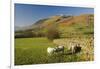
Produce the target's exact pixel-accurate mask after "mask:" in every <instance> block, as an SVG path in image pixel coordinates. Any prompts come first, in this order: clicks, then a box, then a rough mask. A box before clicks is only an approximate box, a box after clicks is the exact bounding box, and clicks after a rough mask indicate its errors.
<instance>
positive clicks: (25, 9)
mask: <svg viewBox="0 0 100 69" xmlns="http://www.w3.org/2000/svg"><path fill="white" fill-rule="evenodd" d="M14 8H15V9H14V11H15V12H14V20H15V26H20V27H21V26H27V25H32V24H34V23H35V22H36V21H38V20H40V19H44V18H48V17H50V16H55V15H61V14H63V15H74V16H76V15H80V14H94V9H93V8H83V7H69V6H50V5H49V6H48V5H34V4H17V3H16V4H15V6H14Z"/></svg>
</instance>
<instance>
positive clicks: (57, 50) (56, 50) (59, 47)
mask: <svg viewBox="0 0 100 69" xmlns="http://www.w3.org/2000/svg"><path fill="white" fill-rule="evenodd" d="M47 52H48V54H50V55H51V54H53V53H58V52H62V53H64V46H57V47H55V48H51V47H48V48H47Z"/></svg>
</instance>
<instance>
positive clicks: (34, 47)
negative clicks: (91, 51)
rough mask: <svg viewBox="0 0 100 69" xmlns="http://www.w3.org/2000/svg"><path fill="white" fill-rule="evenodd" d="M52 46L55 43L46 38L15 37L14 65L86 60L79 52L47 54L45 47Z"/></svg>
mask: <svg viewBox="0 0 100 69" xmlns="http://www.w3.org/2000/svg"><path fill="white" fill-rule="evenodd" d="M54 46H56V45H55V44H53V42H51V41H49V40H48V39H46V38H18V39H15V65H28V64H45V63H58V62H59V63H60V62H77V61H86V60H84V59H82V57H83V56H84V55H82V54H80V53H78V54H73V55H62V54H60V53H58V54H54V55H52V56H48V54H47V47H54ZM66 50H67V48H66V49H65V51H64V52H65V53H66ZM92 57H93V55H92Z"/></svg>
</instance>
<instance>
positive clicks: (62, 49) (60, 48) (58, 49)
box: [55, 46, 64, 53]
mask: <svg viewBox="0 0 100 69" xmlns="http://www.w3.org/2000/svg"><path fill="white" fill-rule="evenodd" d="M55 49H56V52H62V53H64V46H58V47H56V48H55Z"/></svg>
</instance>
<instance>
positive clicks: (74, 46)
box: [69, 42, 81, 54]
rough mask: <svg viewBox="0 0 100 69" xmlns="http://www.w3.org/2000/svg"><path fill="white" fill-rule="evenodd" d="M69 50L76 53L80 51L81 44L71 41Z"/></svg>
mask: <svg viewBox="0 0 100 69" xmlns="http://www.w3.org/2000/svg"><path fill="white" fill-rule="evenodd" d="M69 50H70V51H71V53H72V54H74V53H78V52H80V51H81V46H80V44H77V43H74V42H73V43H71V46H70V47H69Z"/></svg>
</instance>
